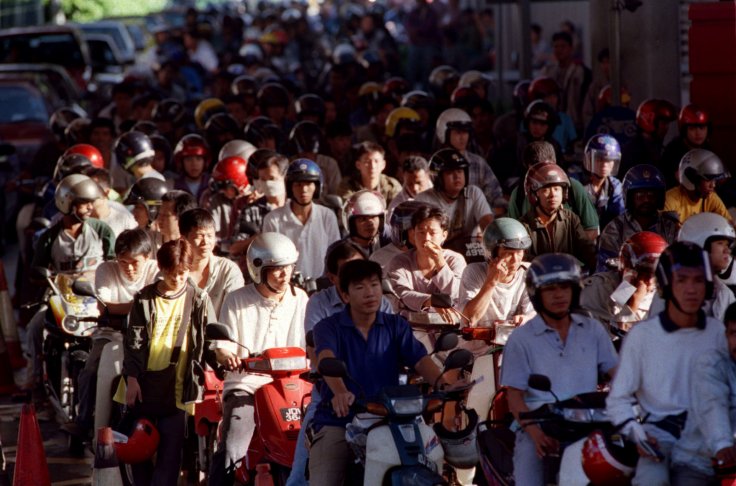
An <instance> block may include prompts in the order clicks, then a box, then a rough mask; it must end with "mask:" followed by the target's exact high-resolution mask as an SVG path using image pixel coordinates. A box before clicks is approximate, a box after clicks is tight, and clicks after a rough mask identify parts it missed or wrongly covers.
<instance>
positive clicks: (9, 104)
mask: <svg viewBox="0 0 736 486" xmlns="http://www.w3.org/2000/svg"><path fill="white" fill-rule="evenodd" d="M0 106H2V107H3V109H2V110H0V123H14V122H21V121H29V120H34V121H42V122H45V121H46V120H48V117H49V114H48V112H47V110H46V104H45V103H44V102H43V99H42V98H41V96H40V95H38V94H36V93H33V92H32V91H31V90H29V89H26V88H23V87H22V86H3V85H0Z"/></svg>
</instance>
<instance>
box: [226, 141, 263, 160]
mask: <svg viewBox="0 0 736 486" xmlns="http://www.w3.org/2000/svg"><path fill="white" fill-rule="evenodd" d="M256 150H257V148H256V146H255V145H253V144H252V143H250V142H246V141H245V140H230V141H229V142H228V143H226V144H225V145H223V146H222V148H221V149H220V153H219V155H218V157H217V160H222V159H224V158H227V157H240V158H241V159H245V160H248V159H249V158H250V156H251V155H253V152H255V151H256Z"/></svg>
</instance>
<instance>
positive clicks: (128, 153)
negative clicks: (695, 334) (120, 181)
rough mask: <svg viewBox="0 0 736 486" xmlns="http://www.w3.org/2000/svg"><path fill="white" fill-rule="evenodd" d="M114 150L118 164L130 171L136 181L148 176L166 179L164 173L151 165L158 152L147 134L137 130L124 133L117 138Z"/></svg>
mask: <svg viewBox="0 0 736 486" xmlns="http://www.w3.org/2000/svg"><path fill="white" fill-rule="evenodd" d="M113 152H114V153H115V160H116V162H117V164H119V165H120V166H121V167H122V168H123V169H125V170H126V171H128V173H130V174H131V175H132V176H133V177H134V178H135V180H136V181H138V180H140V179H144V178H147V177H151V178H154V179H159V180H161V181H166V178H165V177H164V176H163V174H161V173H160V172H158V171H157V170H156V169H154V168H153V166H152V165H151V164H152V163H153V158H154V156H155V155H156V153H155V151H154V150H153V143H151V139H150V138H148V136H147V135H146V134H144V133H141V132H135V131H133V132H126V133H123V134H122V135H120V136H119V137H118V138H117V140H115V146H114V147H113Z"/></svg>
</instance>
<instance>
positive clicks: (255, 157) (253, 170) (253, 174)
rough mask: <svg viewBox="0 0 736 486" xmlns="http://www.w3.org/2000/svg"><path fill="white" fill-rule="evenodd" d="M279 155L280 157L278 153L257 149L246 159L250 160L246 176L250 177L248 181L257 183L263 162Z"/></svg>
mask: <svg viewBox="0 0 736 486" xmlns="http://www.w3.org/2000/svg"><path fill="white" fill-rule="evenodd" d="M277 155H279V154H278V152H275V151H273V150H269V149H256V150H255V151H253V153H252V154H250V157H248V158H247V159H246V160H248V166H247V167H246V169H245V174H246V175H247V176H248V180H249V181H255V180H256V179H258V166H259V165H260V164H261V162H262V161H264V160H267V159H269V158H271V157H275V156H277Z"/></svg>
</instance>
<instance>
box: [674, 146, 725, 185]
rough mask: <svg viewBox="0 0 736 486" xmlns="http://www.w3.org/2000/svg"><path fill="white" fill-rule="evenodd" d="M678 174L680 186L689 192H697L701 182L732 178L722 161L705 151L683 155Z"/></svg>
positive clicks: (695, 151) (698, 150)
mask: <svg viewBox="0 0 736 486" xmlns="http://www.w3.org/2000/svg"><path fill="white" fill-rule="evenodd" d="M677 173H678V176H679V179H680V185H682V187H684V188H685V189H687V190H689V191H696V190H697V189H698V183H699V182H700V181H701V180H707V181H713V180H715V181H720V180H723V179H728V178H729V177H730V174H729V173H728V172H727V171H726V169H725V167H723V162H721V159H720V158H719V157H718V156H717V155H716V154H714V153H713V152H711V151H710V150H705V149H693V150H691V151H689V152H688V153H686V154H685V155H683V156H682V159H681V160H680V167H679V170H678V172H677Z"/></svg>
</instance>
